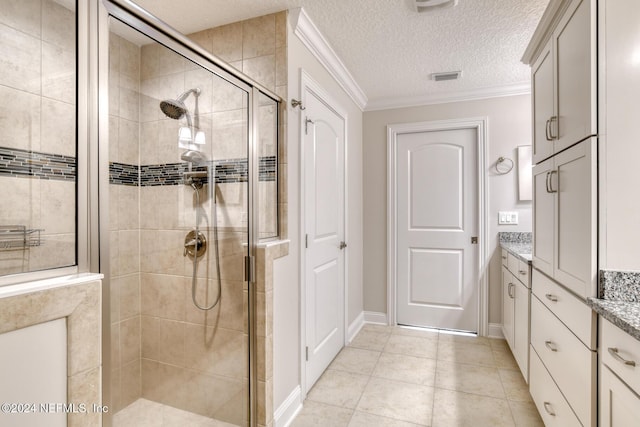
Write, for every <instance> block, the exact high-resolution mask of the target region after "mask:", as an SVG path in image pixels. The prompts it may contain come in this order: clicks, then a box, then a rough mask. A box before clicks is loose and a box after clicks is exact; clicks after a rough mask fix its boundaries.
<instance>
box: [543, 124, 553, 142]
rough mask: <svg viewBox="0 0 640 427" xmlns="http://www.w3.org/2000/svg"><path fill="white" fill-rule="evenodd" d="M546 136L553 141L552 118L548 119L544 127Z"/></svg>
mask: <svg viewBox="0 0 640 427" xmlns="http://www.w3.org/2000/svg"><path fill="white" fill-rule="evenodd" d="M544 136H545V138H546V139H547V141H553V137H552V136H551V119H549V120H547V123H546V126H545V127H544Z"/></svg>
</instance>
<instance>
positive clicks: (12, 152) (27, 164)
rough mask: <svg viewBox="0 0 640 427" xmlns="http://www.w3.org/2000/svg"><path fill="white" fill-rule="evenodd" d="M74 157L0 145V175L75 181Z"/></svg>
mask: <svg viewBox="0 0 640 427" xmlns="http://www.w3.org/2000/svg"><path fill="white" fill-rule="evenodd" d="M76 170H77V167H76V158H75V157H71V156H65V155H62V154H50V153H42V152H38V151H29V150H21V149H18V148H8V147H0V176H13V177H22V178H37V179H52V180H56V181H70V182H75V181H76Z"/></svg>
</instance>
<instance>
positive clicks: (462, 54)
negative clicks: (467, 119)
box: [136, 0, 549, 103]
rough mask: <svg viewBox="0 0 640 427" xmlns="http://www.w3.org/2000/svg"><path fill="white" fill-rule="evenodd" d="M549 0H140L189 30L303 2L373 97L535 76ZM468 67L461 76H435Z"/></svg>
mask: <svg viewBox="0 0 640 427" xmlns="http://www.w3.org/2000/svg"><path fill="white" fill-rule="evenodd" d="M548 2H549V0H459V2H458V6H456V7H453V8H445V9H438V10H434V11H431V12H423V13H416V12H414V11H413V10H412V9H411V8H410V6H409V3H410V0H259V1H258V0H181V1H176V0H137V1H136V3H138V4H139V5H140V6H142V7H143V8H145V9H147V10H148V11H150V12H151V13H153V14H154V15H156V16H158V17H159V18H160V19H162V20H164V21H166V22H168V23H169V24H170V25H172V26H173V27H175V28H176V29H178V30H180V31H181V32H185V33H189V32H194V31H198V30H202V29H205V28H209V27H213V26H218V25H222V24H226V23H230V22H235V21H239V20H242V19H247V18H250V17H255V16H260V15H264V14H267V13H272V12H276V11H279V10H283V9H289V8H295V7H303V8H304V9H305V10H306V12H307V14H308V15H309V17H310V18H311V20H312V21H313V22H314V23H315V24H316V26H317V27H318V29H319V30H320V31H321V32H322V34H323V35H324V36H325V38H326V39H327V40H328V41H329V43H330V44H331V45H332V47H333V49H334V50H335V52H336V53H337V54H338V56H339V57H340V59H341V60H342V61H343V62H344V64H345V65H346V67H347V68H348V70H349V71H350V72H351V74H352V75H353V77H354V78H355V80H356V81H357V83H358V84H359V85H360V87H361V88H362V90H363V91H364V92H365V94H366V95H367V97H368V98H369V101H370V102H373V103H380V102H384V101H385V100H389V99H399V98H415V97H420V96H429V95H434V94H442V93H459V92H468V91H479V90H486V89H488V88H498V87H503V86H509V85H516V84H523V83H528V82H529V79H530V77H529V68H528V67H527V66H525V65H523V64H522V63H521V62H520V58H521V56H522V53H523V52H524V50H525V48H526V46H527V43H528V41H529V39H530V38H531V35H532V34H533V31H534V30H535V27H536V25H537V24H538V21H539V20H540V17H541V16H542V13H543V12H544V9H545V7H546V5H547V3H548ZM459 70H461V71H462V73H463V74H462V78H461V79H460V80H457V81H446V82H434V81H432V80H430V74H431V73H435V72H443V71H459Z"/></svg>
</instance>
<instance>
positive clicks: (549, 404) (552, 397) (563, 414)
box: [529, 349, 581, 427]
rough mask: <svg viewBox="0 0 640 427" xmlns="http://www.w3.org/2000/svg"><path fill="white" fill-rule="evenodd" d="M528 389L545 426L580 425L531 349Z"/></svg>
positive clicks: (567, 426) (564, 426)
mask: <svg viewBox="0 0 640 427" xmlns="http://www.w3.org/2000/svg"><path fill="white" fill-rule="evenodd" d="M530 354H531V365H530V374H531V375H530V381H529V391H530V392H531V397H532V398H533V401H534V403H535V404H536V407H537V408H538V412H540V415H541V416H542V420H543V421H544V425H545V426H547V427H554V426H557V427H572V426H580V425H581V424H580V421H578V418H576V415H575V414H574V413H573V411H572V410H571V407H570V406H569V404H568V403H567V401H566V400H565V399H564V397H563V396H562V393H560V390H558V387H557V386H556V384H555V383H554V382H553V379H552V378H551V376H550V375H549V372H547V370H546V369H545V367H544V365H543V364H542V362H541V361H540V358H539V357H538V355H537V354H536V352H535V351H534V350H533V349H531V351H530Z"/></svg>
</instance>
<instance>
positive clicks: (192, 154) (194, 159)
mask: <svg viewBox="0 0 640 427" xmlns="http://www.w3.org/2000/svg"><path fill="white" fill-rule="evenodd" d="M180 158H181V159H182V160H184V161H185V162H189V163H193V164H194V165H201V164H203V163H206V162H207V158H206V157H205V155H204V154H202V153H201V152H200V151H196V150H187V151H185V152H184V153H182V155H181V156H180Z"/></svg>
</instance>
